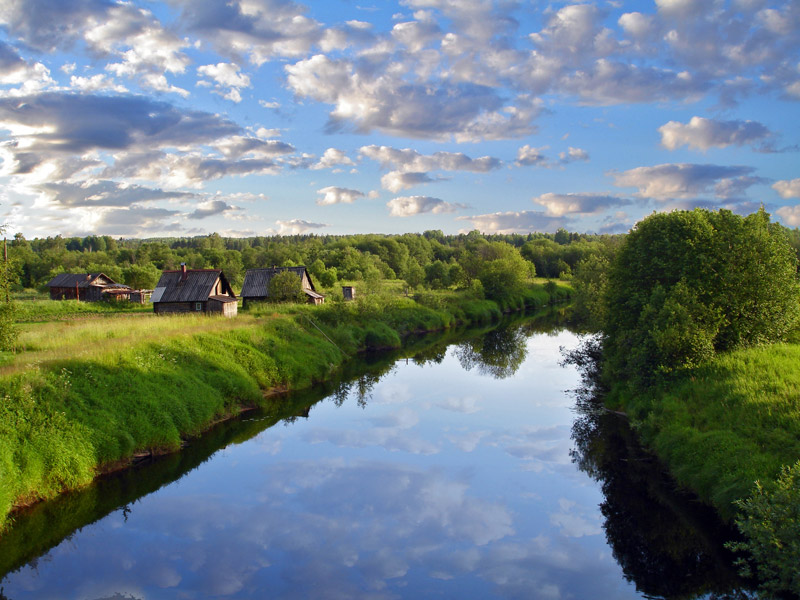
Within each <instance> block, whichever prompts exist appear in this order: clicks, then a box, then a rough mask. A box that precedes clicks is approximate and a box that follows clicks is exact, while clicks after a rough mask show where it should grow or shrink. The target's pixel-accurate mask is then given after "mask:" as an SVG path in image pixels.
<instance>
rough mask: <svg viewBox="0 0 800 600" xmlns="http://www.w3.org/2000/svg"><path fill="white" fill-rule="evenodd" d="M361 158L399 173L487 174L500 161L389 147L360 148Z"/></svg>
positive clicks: (458, 154)
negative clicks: (460, 172) (451, 172)
mask: <svg viewBox="0 0 800 600" xmlns="http://www.w3.org/2000/svg"><path fill="white" fill-rule="evenodd" d="M359 152H360V153H361V155H362V156H365V157H367V158H370V159H372V160H375V161H377V162H379V163H380V164H381V166H382V167H384V168H387V167H388V168H392V169H394V170H397V171H401V172H406V173H408V172H424V171H437V170H440V171H469V172H472V173H487V172H489V171H492V170H494V169H498V168H500V165H501V163H500V160H498V159H497V158H493V157H491V156H481V157H480V158H474V159H473V158H470V157H469V156H467V155H466V154H463V153H461V152H434V153H433V154H429V155H424V154H420V153H419V152H417V151H416V150H412V149H410V148H404V149H402V150H400V149H397V148H392V147H390V146H362V147H361V149H360V150H359Z"/></svg>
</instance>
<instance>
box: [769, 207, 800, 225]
mask: <svg viewBox="0 0 800 600" xmlns="http://www.w3.org/2000/svg"><path fill="white" fill-rule="evenodd" d="M775 213H776V214H777V215H778V216H779V217H780V218H781V219H783V222H784V223H786V225H788V226H789V227H800V205H798V204H795V205H792V206H781V207H780V208H778V209H777V210H776V211H775Z"/></svg>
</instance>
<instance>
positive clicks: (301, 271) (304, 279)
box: [240, 267, 325, 306]
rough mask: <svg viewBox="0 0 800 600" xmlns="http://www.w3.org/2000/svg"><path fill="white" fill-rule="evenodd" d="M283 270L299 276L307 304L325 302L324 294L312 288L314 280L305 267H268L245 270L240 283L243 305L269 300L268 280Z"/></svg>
mask: <svg viewBox="0 0 800 600" xmlns="http://www.w3.org/2000/svg"><path fill="white" fill-rule="evenodd" d="M283 271H290V272H291V273H294V274H295V275H297V276H298V277H299V278H300V286H301V288H302V290H303V293H304V294H305V295H306V301H307V302H308V303H309V304H323V303H324V302H325V296H323V295H322V294H319V293H318V292H317V290H316V289H315V288H314V282H313V281H312V280H311V275H310V274H309V272H308V270H307V269H306V268H305V267H272V268H269V269H248V270H247V273H245V275H244V283H243V284H242V293H241V294H240V296H241V297H242V303H243V306H247V303H248V302H263V301H265V300H269V282H270V280H271V279H272V278H273V277H274V276H275V275H277V274H278V273H281V272H283Z"/></svg>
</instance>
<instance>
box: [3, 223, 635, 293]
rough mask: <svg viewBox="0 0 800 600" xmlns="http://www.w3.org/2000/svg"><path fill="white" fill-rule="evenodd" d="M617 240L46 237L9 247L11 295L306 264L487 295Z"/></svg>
mask: <svg viewBox="0 0 800 600" xmlns="http://www.w3.org/2000/svg"><path fill="white" fill-rule="evenodd" d="M619 237H620V236H606V235H589V234H577V233H570V232H567V231H566V230H564V229H560V230H559V231H557V232H556V233H554V234H547V233H532V234H529V235H483V234H481V233H479V232H478V231H472V232H469V233H466V234H458V235H444V234H443V233H442V232H441V231H438V230H433V231H425V232H424V233H408V234H403V235H381V234H364V235H347V236H333V235H329V236H317V235H299V236H274V237H260V236H259V237H249V238H226V237H222V236H220V235H219V234H217V233H213V234H211V235H207V236H197V237H186V238H157V239H115V238H112V237H109V236H87V237H61V236H55V237H48V238H37V239H32V240H27V239H25V237H24V236H23V235H22V234H19V233H18V234H16V235H15V236H14V238H13V239H12V240H10V243H9V265H10V266H9V269H10V280H11V282H12V287H13V289H15V290H22V289H40V290H44V286H45V285H46V284H47V282H48V281H50V279H52V278H53V277H54V276H55V275H57V274H58V273H62V272H73V273H97V272H102V273H105V274H106V275H107V276H109V277H111V278H112V279H114V280H115V281H117V282H119V283H124V284H126V285H129V286H131V287H134V288H152V287H153V286H154V285H155V284H156V282H157V281H158V278H159V276H160V274H161V272H162V271H163V270H169V269H177V268H180V264H181V263H186V265H187V266H188V267H189V268H194V269H204V268H214V269H222V270H223V271H224V273H225V275H226V276H227V277H228V279H229V281H230V282H231V283H232V285H233V286H234V287H235V288H236V287H240V286H241V284H242V282H243V280H244V275H245V272H246V271H247V270H248V269H254V268H265V267H272V266H300V265H303V266H306V267H307V268H308V270H309V272H310V273H311V275H312V277H313V278H314V280H315V282H317V283H318V284H319V285H321V286H322V287H324V288H331V287H333V286H335V285H336V284H337V283H338V282H340V281H347V282H353V281H355V282H363V284H362V285H363V286H364V287H365V288H366V289H367V290H369V289H370V288H374V287H376V286H378V285H379V282H380V281H382V280H387V279H388V280H401V281H404V282H405V283H406V284H407V285H408V286H409V287H410V288H412V289H418V288H427V289H442V288H450V287H455V288H467V287H469V286H471V285H475V284H474V283H473V282H474V281H476V280H477V281H480V282H481V285H483V286H484V287H485V288H486V291H487V292H488V295H489V296H491V295H496V294H498V293H502V288H504V287H506V286H510V287H512V288H513V287H514V286H515V285H517V284H518V283H519V281H520V278H521V280H525V279H527V278H529V277H531V276H539V277H547V278H561V279H569V278H571V277H572V273H573V271H574V269H575V268H576V267H577V265H578V264H579V263H580V262H581V261H582V260H585V259H586V258H588V257H589V256H592V255H594V254H598V253H603V252H606V251H607V250H606V248H607V247H608V246H613V245H615V244H617V243H618V240H619Z"/></svg>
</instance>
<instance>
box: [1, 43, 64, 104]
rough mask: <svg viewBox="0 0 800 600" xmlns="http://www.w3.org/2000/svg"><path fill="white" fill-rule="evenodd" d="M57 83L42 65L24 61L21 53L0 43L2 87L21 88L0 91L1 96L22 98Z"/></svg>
mask: <svg viewBox="0 0 800 600" xmlns="http://www.w3.org/2000/svg"><path fill="white" fill-rule="evenodd" d="M53 84H55V81H53V79H52V78H51V77H50V70H49V69H48V68H47V67H45V66H44V65H43V64H42V63H31V62H28V61H26V60H24V59H23V58H22V57H21V56H20V55H19V53H18V52H17V51H16V49H14V48H13V47H11V46H10V45H8V44H6V43H5V42H3V41H0V85H8V86H11V85H19V86H21V87H19V88H16V89H13V90H10V91H0V96H20V95H25V94H30V93H35V92H38V91H40V90H42V89H45V88H47V87H49V86H51V85H53Z"/></svg>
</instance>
